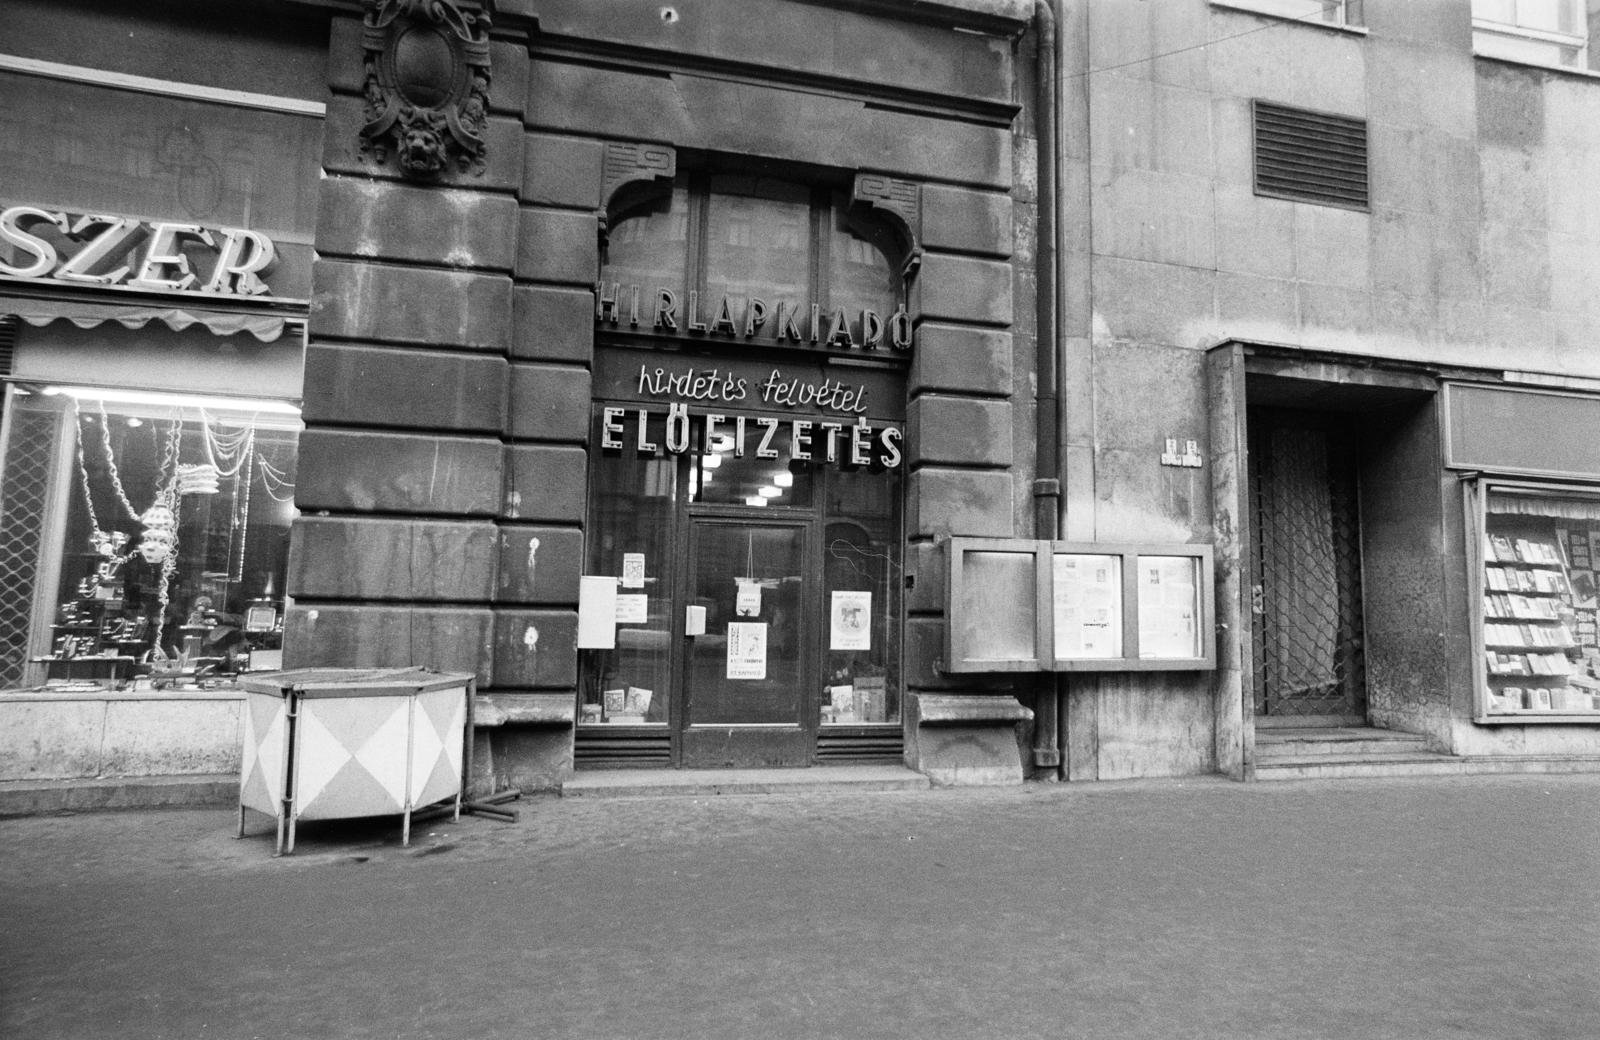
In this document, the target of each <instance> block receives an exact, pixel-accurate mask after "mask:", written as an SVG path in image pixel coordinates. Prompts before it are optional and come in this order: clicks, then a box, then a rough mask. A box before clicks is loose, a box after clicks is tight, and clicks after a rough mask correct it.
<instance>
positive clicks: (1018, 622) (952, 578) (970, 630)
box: [941, 537, 1217, 674]
mask: <svg viewBox="0 0 1600 1040" xmlns="http://www.w3.org/2000/svg"><path fill="white" fill-rule="evenodd" d="M945 553H946V563H947V568H948V570H947V575H948V580H947V582H946V603H945V608H946V609H945V621H946V623H945V656H944V660H943V661H942V662H941V670H942V671H944V672H946V673H952V674H962V673H975V672H1151V671H1213V670H1215V669H1216V667H1217V649H1216V645H1217V642H1216V575H1215V557H1214V551H1213V549H1212V547H1211V546H1209V545H1192V544H1187V543H1159V542H1133V543H1106V542H1065V541H1046V540H1038V539H1018V538H976V537H955V538H951V539H949V540H948V541H947V542H946V543H945ZM1062 556H1068V557H1080V558H1082V557H1088V558H1096V557H1098V558H1102V559H1107V558H1109V559H1111V560H1115V561H1116V565H1115V571H1116V574H1115V578H1114V582H1115V588H1114V590H1111V589H1105V588H1101V589H1100V590H1098V591H1099V592H1100V593H1102V594H1106V595H1103V596H1102V598H1103V599H1104V600H1106V601H1108V602H1109V603H1110V604H1111V605H1112V606H1113V608H1114V616H1113V617H1111V618H1109V619H1107V621H1106V624H1108V625H1110V626H1114V629H1115V630H1114V632H1106V631H1102V632H1101V633H1100V637H1099V638H1096V639H1085V638H1082V637H1081V636H1080V637H1079V638H1078V640H1077V642H1078V644H1079V645H1080V646H1084V647H1086V648H1087V650H1086V652H1085V653H1083V654H1079V655H1074V654H1071V653H1069V652H1068V650H1069V647H1068V646H1065V645H1063V646H1060V647H1058V646H1057V642H1058V636H1059V635H1060V634H1061V633H1062V631H1065V629H1064V626H1063V624H1062V621H1061V620H1059V619H1060V617H1061V614H1062V612H1063V611H1064V610H1070V609H1071V607H1070V605H1069V604H1068V603H1067V601H1068V600H1071V599H1073V596H1074V592H1073V589H1071V588H1067V587H1059V588H1058V582H1057V566H1056V559H1057V557H1062ZM1153 560H1186V561H1189V565H1188V568H1187V570H1188V573H1189V574H1191V575H1192V576H1193V593H1192V596H1193V600H1192V602H1193V608H1192V615H1193V616H1192V617H1191V618H1188V619H1183V618H1182V617H1181V614H1182V612H1181V611H1179V612H1178V613H1177V617H1178V618H1179V620H1180V622H1181V623H1183V624H1192V626H1193V640H1192V646H1193V648H1194V650H1195V651H1196V652H1195V653H1193V654H1184V655H1181V656H1179V655H1170V656H1161V657H1156V656H1144V655H1143V650H1144V647H1142V645H1141V644H1142V643H1143V642H1145V641H1147V640H1148V641H1154V639H1155V638H1157V636H1156V634H1155V628H1154V622H1155V621H1156V620H1159V618H1160V610H1161V607H1162V606H1163V605H1165V606H1172V604H1170V603H1168V604H1162V603H1158V602H1157V601H1156V597H1157V596H1159V595H1161V594H1162V590H1160V589H1159V588H1158V585H1159V581H1156V582H1152V581H1151V580H1150V579H1151V573H1150V569H1149V568H1145V567H1144V566H1143V564H1144V563H1145V561H1153ZM997 564H998V565H997ZM1174 573H1176V572H1174ZM1080 591H1081V590H1080ZM1107 593H1109V594H1107ZM1075 602H1077V604H1078V605H1081V604H1082V600H1081V595H1080V596H1079V598H1078V599H1077V600H1076V601H1075ZM1141 619H1145V621H1146V622H1147V625H1148V626H1149V627H1150V629H1151V630H1150V631H1148V632H1147V631H1142V630H1141V629H1142V627H1144V626H1142V625H1141ZM1062 642H1066V641H1065V640H1063V641H1062ZM1108 646H1109V647H1111V648H1112V649H1111V651H1110V652H1106V653H1095V652H1094V651H1095V650H1096V649H1100V648H1104V647H1108Z"/></svg>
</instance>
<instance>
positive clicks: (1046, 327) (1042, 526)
mask: <svg viewBox="0 0 1600 1040" xmlns="http://www.w3.org/2000/svg"><path fill="white" fill-rule="evenodd" d="M1033 20H1034V28H1035V33H1036V36H1037V46H1038V75H1037V80H1036V83H1035V87H1034V97H1035V101H1034V123H1035V134H1036V138H1037V141H1038V152H1039V154H1038V164H1039V194H1038V209H1039V227H1038V270H1037V275H1038V282H1037V288H1036V289H1035V292H1034V300H1035V308H1036V313H1037V325H1038V328H1037V334H1036V336H1035V339H1034V350H1035V356H1036V359H1035V368H1034V372H1035V374H1036V376H1037V383H1036V389H1035V393H1034V403H1035V434H1034V442H1035V444H1034V449H1035V452H1036V454H1035V459H1036V467H1035V479H1034V482H1033V529H1034V536H1035V537H1037V538H1042V539H1055V538H1058V537H1060V531H1061V452H1060V449H1059V447H1058V439H1059V436H1060V425H1061V422H1060V420H1061V394H1060V388H1059V387H1058V386H1057V382H1058V381H1059V379H1060V375H1059V372H1060V369H1059V366H1058V365H1057V364H1056V353H1057V350H1058V346H1057V344H1056V316H1057V315H1058V314H1059V313H1060V310H1059V298H1060V291H1061V290H1060V286H1059V285H1058V284H1057V283H1058V281H1059V279H1058V278H1057V277H1056V262H1057V254H1058V245H1059V241H1058V239H1059V232H1058V230H1057V228H1058V226H1059V225H1058V222H1057V220H1056V209H1057V207H1058V206H1059V205H1060V199H1059V198H1058V197H1057V183H1058V177H1057V169H1058V164H1059V162H1060V157H1059V155H1058V154H1057V153H1058V145H1057V125H1058V123H1059V118H1060V103H1059V92H1058V84H1057V82H1056V78H1057V75H1056V70H1057V68H1058V67H1059V66H1058V62H1057V52H1058V49H1059V43H1058V41H1057V36H1056V25H1057V19H1056V12H1055V8H1054V6H1053V4H1052V3H1050V2H1049V0H1034V5H1033ZM1063 694H1064V690H1063V687H1062V683H1061V678H1060V675H1059V674H1058V673H1055V672H1051V673H1049V674H1048V675H1044V676H1041V677H1040V680H1039V683H1038V688H1037V696H1036V697H1035V699H1034V729H1033V734H1034V736H1033V764H1034V768H1036V769H1041V770H1044V769H1047V770H1049V772H1048V773H1046V774H1044V777H1043V779H1046V780H1052V781H1053V780H1056V779H1059V776H1060V770H1061V742H1060V719H1061V715H1062V711H1061V707H1062V703H1061V702H1062V696H1063Z"/></svg>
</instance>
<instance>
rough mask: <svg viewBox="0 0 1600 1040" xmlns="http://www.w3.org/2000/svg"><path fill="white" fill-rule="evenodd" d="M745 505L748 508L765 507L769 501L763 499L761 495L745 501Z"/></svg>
mask: <svg viewBox="0 0 1600 1040" xmlns="http://www.w3.org/2000/svg"><path fill="white" fill-rule="evenodd" d="M744 504H745V505H747V506H764V505H766V504H767V500H766V499H764V498H762V497H761V496H760V495H751V496H750V497H749V498H747V499H745V500H744Z"/></svg>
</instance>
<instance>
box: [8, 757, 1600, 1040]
mask: <svg viewBox="0 0 1600 1040" xmlns="http://www.w3.org/2000/svg"><path fill="white" fill-rule="evenodd" d="M521 808H522V810H523V812H522V818H521V820H520V821H519V822H517V823H499V822H495V821H491V820H488V819H483V818H472V817H469V818H464V819H463V820H462V821H461V822H460V823H450V822H449V821H448V820H446V821H434V822H432V823H428V824H424V825H421V826H420V827H418V828H417V830H416V832H415V844H414V845H413V847H412V848H410V849H402V848H400V847H399V844H398V839H399V828H398V825H397V823H396V822H395V821H392V820H383V821H351V822H343V823H334V824H320V825H312V824H306V825H303V826H302V827H301V830H300V838H299V851H298V853H297V854H296V855H295V856H292V857H286V858H281V859H274V858H273V857H272V854H271V853H272V836H271V828H270V826H269V825H268V823H267V821H266V820H265V819H263V818H258V819H256V820H255V821H253V822H252V827H251V833H250V835H249V836H247V837H246V838H245V839H244V840H242V841H236V840H235V839H234V838H233V837H232V835H233V829H234V828H233V824H234V815H233V813H232V812H229V811H218V810H166V811H149V812H130V813H104V814H93V815H80V816H64V817H39V818H30V819H18V820H8V821H3V822H0V869H3V871H4V877H5V879H6V883H5V886H4V889H3V891H4V896H3V905H0V912H3V913H4V920H5V928H4V934H5V939H4V947H3V952H0V1002H3V1003H0V1036H5V1037H7V1038H17V1040H25V1038H68V1037H70V1038H95V1040H99V1038H111V1037H115V1038H119V1040H123V1038H174V1040H180V1038H181V1040H194V1038H202V1037H216V1038H227V1040H231V1038H249V1037H263V1038H272V1040H282V1038H296V1037H304V1038H319V1040H321V1038H343V1037H352V1038H368V1037H372V1038H376V1037H385V1038H396V1037H399V1038H413V1037H415V1038H432V1037H438V1038H451V1040H455V1038H498V1037H517V1038H541V1037H551V1038H583V1037H605V1038H613V1037H630V1038H631V1037H685V1038H690V1037H692V1038H721V1037H726V1038H737V1040H747V1038H751V1037H761V1038H786V1037H908V1038H909V1037H915V1038H918V1040H924V1038H944V1037H951V1038H971V1037H996V1038H1000V1037H1006V1038H1019V1037H1036V1036H1041V1037H1042V1036H1054V1037H1065V1038H1079V1037H1082V1038H1089V1037H1093V1038H1096V1040H1102V1038H1107V1040H1115V1038H1129V1040H1132V1038H1140V1040H1143V1038H1152V1037H1160V1038H1177V1037H1206V1038H1211V1037H1216V1038H1229V1040H1232V1038H1246V1037H1260V1038H1272V1040H1295V1038H1311V1037H1317V1038H1322V1037H1327V1038H1335V1037H1338V1038H1361V1040H1376V1038H1391V1037H1392V1038H1421V1037H1468V1038H1477V1037H1484V1038H1489V1037H1493V1038H1497V1040H1500V1038H1505V1037H1518V1038H1522V1037H1541V1038H1551V1037H1556V1038H1563V1037H1571V1038H1580V1037H1582V1038H1591V1037H1594V1036H1596V1035H1597V1034H1600V778H1596V777H1590V776H1559V777H1557V776H1545V777H1457V778H1440V779H1407V780H1394V781H1389V780H1363V781H1311V782H1305V783H1294V784H1282V785H1268V784H1256V785H1244V784H1234V783H1229V782H1226V781H1221V780H1201V781H1165V782H1159V783H1136V784H1098V785H1092V786H1089V785H1086V786H1077V785H1065V786H1051V787H1046V786H1039V785H1029V786H1026V787H1022V788H1008V789H1004V790H930V791H897V792H885V791H872V792H856V791H838V790H828V791H819V792H811V793H806V794H772V795H762V796H721V797H676V798H654V799H635V798H623V799H587V798H585V799H567V800H561V799H554V798H547V799H539V800H534V801H531V802H524V803H522V804H521Z"/></svg>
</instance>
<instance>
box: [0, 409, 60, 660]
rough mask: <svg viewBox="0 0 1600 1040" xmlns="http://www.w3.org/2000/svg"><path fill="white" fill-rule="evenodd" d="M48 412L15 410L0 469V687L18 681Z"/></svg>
mask: <svg viewBox="0 0 1600 1040" xmlns="http://www.w3.org/2000/svg"><path fill="white" fill-rule="evenodd" d="M59 421H60V420H59V416H58V415H57V414H56V413H54V412H36V411H29V410H26V409H18V410H16V412H15V414H14V415H13V416H12V418H11V433H10V442H9V444H8V445H7V447H6V457H5V466H4V469H3V470H0V474H3V478H4V483H3V484H0V687H5V686H16V685H19V684H20V683H22V682H23V679H24V674H25V673H26V671H27V667H28V636H29V629H30V627H31V624H32V611H33V599H34V594H35V586H36V584H37V582H38V578H39V548H40V539H41V538H42V537H43V534H44V524H45V511H46V506H47V503H48V497H49V493H50V470H51V467H52V465H53V462H54V454H55V444H56V439H57V437H58V435H59V428H58V423H59Z"/></svg>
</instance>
